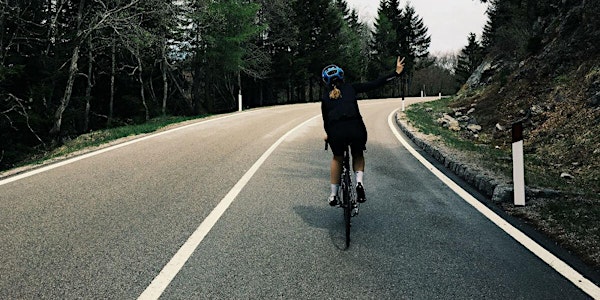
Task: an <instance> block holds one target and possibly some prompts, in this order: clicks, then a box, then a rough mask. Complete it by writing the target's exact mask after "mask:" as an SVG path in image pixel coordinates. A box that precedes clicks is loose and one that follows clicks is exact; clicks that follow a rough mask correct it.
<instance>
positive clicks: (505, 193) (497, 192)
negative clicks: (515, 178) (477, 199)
mask: <svg viewBox="0 0 600 300" xmlns="http://www.w3.org/2000/svg"><path fill="white" fill-rule="evenodd" d="M513 195H514V189H513V186H512V185H508V184H498V185H497V186H496V188H494V194H493V196H492V201H494V202H495V203H502V202H510V201H512V199H513V197H514V196H513Z"/></svg>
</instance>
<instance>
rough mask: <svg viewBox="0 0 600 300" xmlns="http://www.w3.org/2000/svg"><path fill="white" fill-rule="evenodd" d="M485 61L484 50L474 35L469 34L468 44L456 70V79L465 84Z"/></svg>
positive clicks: (461, 54)
mask: <svg viewBox="0 0 600 300" xmlns="http://www.w3.org/2000/svg"><path fill="white" fill-rule="evenodd" d="M482 61H483V49H482V47H481V45H480V44H479V42H477V40H476V36H475V34H474V33H469V37H468V44H467V45H466V46H465V47H464V48H463V49H462V50H461V51H460V54H459V55H458V62H457V65H456V69H455V71H454V72H455V74H456V79H457V80H458V81H459V82H460V83H461V84H463V83H465V82H466V81H467V79H469V77H470V76H471V74H473V72H474V71H475V70H476V69H477V67H479V65H480V64H481V62H482Z"/></svg>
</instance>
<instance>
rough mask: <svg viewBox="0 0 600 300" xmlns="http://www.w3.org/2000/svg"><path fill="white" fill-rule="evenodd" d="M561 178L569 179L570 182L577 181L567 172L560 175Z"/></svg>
mask: <svg viewBox="0 0 600 300" xmlns="http://www.w3.org/2000/svg"><path fill="white" fill-rule="evenodd" d="M560 178H564V179H568V180H573V179H575V176H573V175H571V174H569V173H567V172H563V173H561V174H560Z"/></svg>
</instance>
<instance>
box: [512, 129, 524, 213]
mask: <svg viewBox="0 0 600 300" xmlns="http://www.w3.org/2000/svg"><path fill="white" fill-rule="evenodd" d="M512 157H513V184H514V204H515V206H525V166H524V157H523V122H516V123H514V124H512Z"/></svg>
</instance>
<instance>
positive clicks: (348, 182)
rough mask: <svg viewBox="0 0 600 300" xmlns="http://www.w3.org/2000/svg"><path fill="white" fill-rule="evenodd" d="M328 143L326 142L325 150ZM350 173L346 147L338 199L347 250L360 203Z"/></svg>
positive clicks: (347, 148)
mask: <svg viewBox="0 0 600 300" xmlns="http://www.w3.org/2000/svg"><path fill="white" fill-rule="evenodd" d="M327 146H328V143H327V142H325V150H327ZM351 174H352V173H351V171H350V147H349V145H346V146H345V147H344V160H343V163H342V175H341V178H340V189H339V191H338V197H339V199H340V201H341V203H340V205H339V207H340V208H342V210H343V213H344V228H345V233H346V248H348V247H350V228H351V226H352V218H353V217H355V216H357V215H358V208H359V203H358V201H357V200H356V188H355V187H354V184H353V183H352V176H351Z"/></svg>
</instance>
